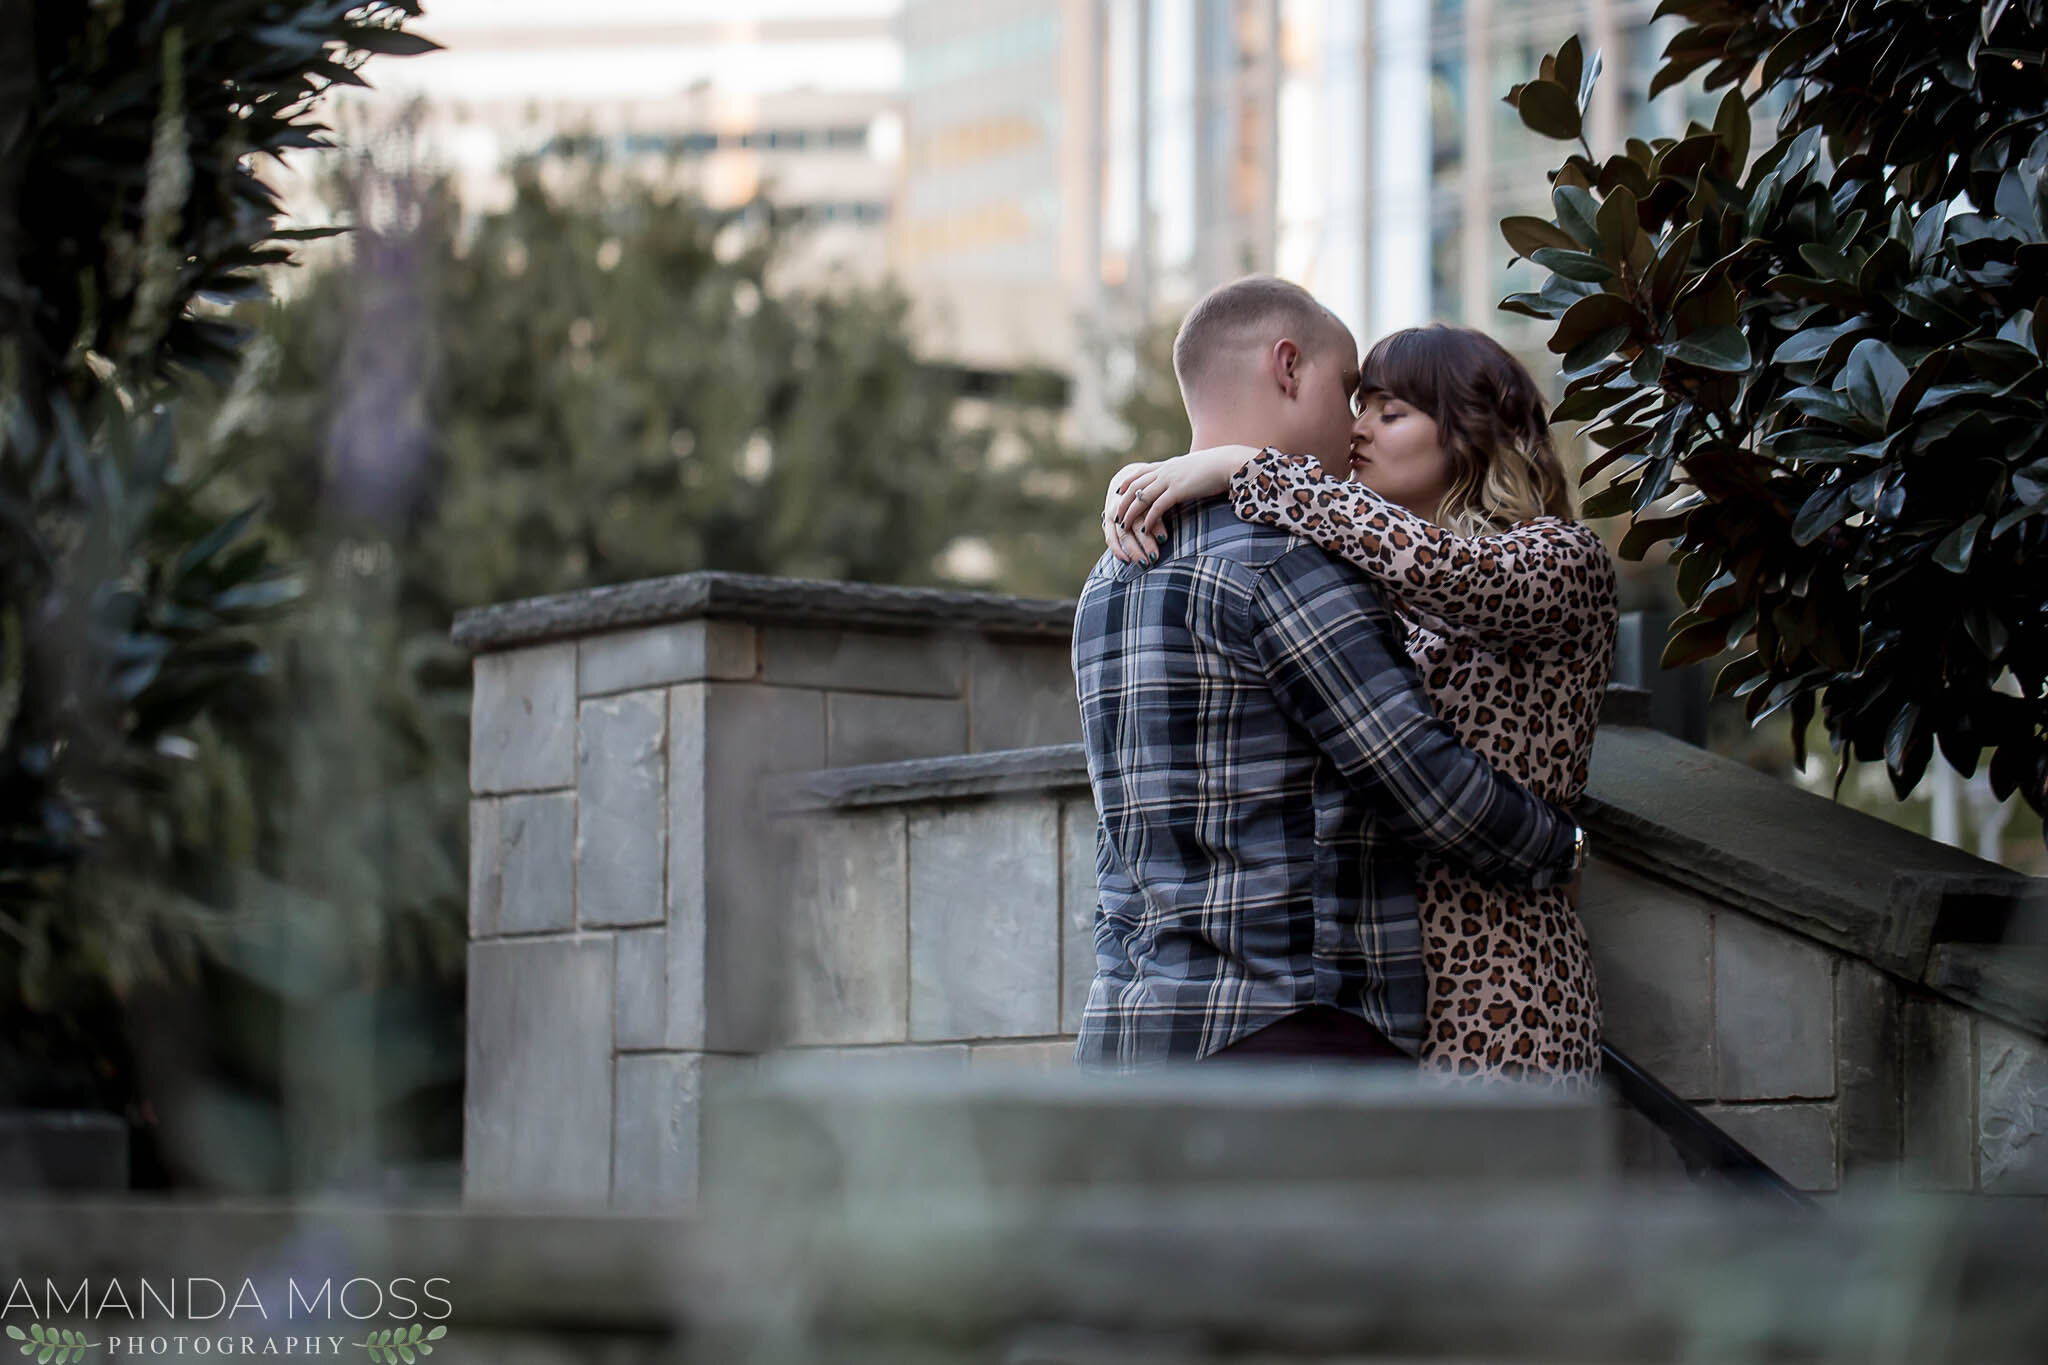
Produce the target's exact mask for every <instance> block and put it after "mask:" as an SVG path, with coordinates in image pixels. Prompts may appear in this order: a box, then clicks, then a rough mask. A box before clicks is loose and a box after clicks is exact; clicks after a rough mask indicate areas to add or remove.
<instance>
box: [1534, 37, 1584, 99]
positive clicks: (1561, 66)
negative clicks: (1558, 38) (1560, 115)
mask: <svg viewBox="0 0 2048 1365" xmlns="http://www.w3.org/2000/svg"><path fill="white" fill-rule="evenodd" d="M1585 66H1586V49H1585V47H1584V45H1583V44H1581V43H1580V42H1579V35H1578V34H1576V33H1574V34H1573V35H1572V36H1571V37H1569V38H1567V39H1565V40H1564V42H1563V43H1562V44H1561V45H1560V46H1559V47H1558V49H1557V54H1556V55H1555V56H1553V57H1551V58H1549V59H1548V62H1547V64H1546V66H1545V69H1544V72H1543V75H1544V77H1545V79H1548V80H1553V81H1556V82H1557V83H1558V84H1559V85H1561V86H1563V87H1564V88H1565V89H1567V90H1572V91H1576V90H1577V89H1578V88H1579V80H1580V77H1581V76H1582V75H1583V74H1584V71H1585Z"/></svg>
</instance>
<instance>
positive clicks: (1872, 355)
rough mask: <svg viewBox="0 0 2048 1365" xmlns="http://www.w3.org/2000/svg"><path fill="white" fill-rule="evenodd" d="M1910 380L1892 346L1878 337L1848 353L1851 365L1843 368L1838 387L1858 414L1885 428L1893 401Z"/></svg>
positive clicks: (1859, 344) (1858, 343) (1858, 345)
mask: <svg viewBox="0 0 2048 1365" xmlns="http://www.w3.org/2000/svg"><path fill="white" fill-rule="evenodd" d="M1911 377H1912V376H1911V373H1910V372H1909V371H1908V370H1907V369H1906V367H1905V365H1904V364H1902V363H1901V362H1900V360H1899V357H1898V354H1897V353H1896V352H1894V351H1893V350H1892V348H1891V347H1889V346H1887V345H1886V344H1885V343H1884V342H1882V341H1880V340H1878V339H1877V338H1876V337H1868V338H1866V339H1864V340H1862V341H1859V342H1857V343H1856V348H1855V349H1854V350H1852V351H1850V352H1849V362H1848V364H1846V365H1844V366H1843V367H1842V374H1841V377H1840V379H1839V380H1838V381H1837V384H1836V388H1837V390H1838V391H1843V392H1846V393H1847V394H1848V397H1849V401H1850V402H1851V403H1853V404H1854V405H1855V407H1856V411H1857V412H1858V413H1860V414H1862V415H1863V416H1864V417H1866V418H1868V419H1869V420H1870V421H1871V422H1873V423H1875V424H1876V425H1877V426H1878V427H1879V428H1882V427H1883V426H1884V423H1885V418H1886V416H1887V414H1889V413H1890V412H1891V408H1892V400H1893V399H1895V398H1897V397H1898V396H1899V390H1901V389H1903V388H1905V387H1906V381H1907V380H1908V379H1909V378H1911Z"/></svg>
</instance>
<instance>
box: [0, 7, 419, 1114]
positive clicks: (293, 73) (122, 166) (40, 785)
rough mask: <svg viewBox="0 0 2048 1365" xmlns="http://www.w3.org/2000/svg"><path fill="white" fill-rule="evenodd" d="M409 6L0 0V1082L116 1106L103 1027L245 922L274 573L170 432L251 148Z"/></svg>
mask: <svg viewBox="0 0 2048 1365" xmlns="http://www.w3.org/2000/svg"><path fill="white" fill-rule="evenodd" d="M418 9H419V7H418V6H417V5H416V4H410V3H397V2H396V0H392V2H389V3H385V2H379V3H359V2H357V3H347V4H336V3H298V4H290V3H276V2H275V0H265V2H264V3H256V2H255V0H154V3H149V4H123V3H119V0H92V2H91V3H75V4H54V3H38V4H16V5H9V6H6V7H5V8H4V9H0V111H4V117H0V313H4V324H5V325H4V328H0V523H4V526H5V534H4V535H0V1028H4V1032H0V1038H4V1039H5V1043H6V1046H5V1047H4V1048H0V1099H4V1100H5V1102H9V1103H31V1104H96V1105H100V1106H104V1107H111V1108H117V1109H126V1110H127V1111H128V1112H130V1114H131V1115H134V1116H138V1117H140V1116H143V1114H144V1111H145V1110H146V1109H147V1108H148V1105H147V1102H146V1101H147V1097H146V1096H145V1095H144V1094H143V1093H142V1089H141V1087H140V1084H139V1082H138V1080H137V1078H136V1077H135V1075H134V1073H133V1071H132V1070H131V1068H130V1065H129V1059H130V1055H131V1052H132V1051H133V1049H132V1048H131V1046H130V1039H129V1038H127V1037H125V1036H124V1033H125V1029H124V1019H125V1018H126V1017H127V1015H128V1013H129V1011H131V1010H132V1009H133V1008H134V1007H135V1005H136V1003H137V1001H138V999H139V998H140V997H142V996H147V995H151V994H153V993H155V992H159V991H175V990H177V989H179V986H178V984H177V983H180V982H183V983H186V988H187V989H189V985H190V983H192V982H194V981H195V980H197V979H198V978H199V976H200V974H201V973H203V972H204V971H206V970H207V967H206V966H205V964H206V963H207V962H210V961H220V960H226V959H229V958H232V956H233V955H234V954H236V953H237V952H240V951H242V950H243V949H244V948H245V947H246V944H247V943H248V942H249V940H250V938H251V936H252V935H254V934H258V933H262V932H268V931H269V929H270V928H271V927H272V926H269V925H267V924H265V923H264V922H263V921H262V917H261V916H260V915H258V914H256V913H254V912H253V911H252V908H251V906H252V902H251V899H250V897H249V896H248V895H247V894H246V893H245V891H244V889H243V887H244V886H245V885H248V884H256V883H257V882H258V881H259V879H260V878H261V876H262V873H261V870H260V868H258V867H256V866H254V865H252V864H250V863H248V862H247V861H246V859H247V857H248V855H249V854H250V853H251V852H252V851H253V850H254V849H255V848H256V847H257V844H258V842H259V840H258V836H257V826H258V823H259V821H260V812H257V811H255V810H254V808H253V807H252V806H251V804H250V803H249V802H248V801H247V800H246V799H237V792H238V791H241V794H242V795H243V796H244V797H245V796H246V791H245V790H242V789H238V788H237V787H236V785H235V783H234V782H233V781H232V780H231V779H230V778H229V777H228V776H227V774H228V771H229V770H230V769H231V768H233V767H234V766H235V765H237V764H245V763H246V762H247V759H246V757H242V756H238V755H237V753H236V743H237V741H235V740H234V739H233V738H232V736H233V735H234V733H235V730H236V727H237V726H238V725H239V723H240V721H241V720H242V718H243V717H244V716H246V715H247V714H248V713H249V712H250V711H251V710H252V709H260V708H261V706H262V705H263V699H264V698H265V697H266V696H274V695H275V694H274V691H273V690H272V689H273V687H274V683H273V681H272V680H271V678H270V677H269V674H270V669H271V664H272V659H271V656H270V655H269V654H267V653H266V651H265V649H264V645H263V632H264V631H265V630H267V629H269V628H270V627H269V625H267V624H266V623H270V622H273V621H275V620H276V619H277V617H278V615H279V612H280V610H281V609H283V608H285V607H286V606H287V605H288V604H289V603H291V602H292V601H293V600H294V599H295V598H296V597H297V596H298V594H299V591H300V587H301V584H300V582H299V578H298V575H297V574H296V573H295V571H294V569H293V566H292V565H290V564H289V563H288V562H287V561H286V560H284V559H283V558H281V557H280V555H279V554H278V552H277V547H276V546H275V545H274V543H272V542H271V541H269V540H267V539H265V538H263V537H262V536H260V535H259V533H258V531H257V517H258V514H259V510H260V509H259V506H258V504H256V503H255V502H254V501H248V502H240V503H234V502H229V501H227V500H226V499H225V493H224V489H223V486H222V485H221V483H220V482H219V481H218V480H217V479H216V478H215V477H214V476H215V473H216V471H215V469H214V468H213V467H212V466H211V465H210V464H209V463H208V460H207V458H206V452H205V451H204V450H201V449H195V448H193V447H192V446H190V445H189V444H188V443H186V442H185V441H183V440H181V439H180V435H179V432H180V426H179V414H178V412H177V407H178V404H179V403H180V401H182V400H183V399H184V398H186V397H188V396H189V395H188V393H187V386H188V385H190V384H191V383H192V382H193V381H195V380H202V381H203V379H204V378H212V379H221V378H225V377H227V376H228V375H229V374H231V373H232V369H233V363H234V360H235V358H236V356H237V354H238V347H239V345H240V343H241V341H242V339H243V334H242V333H241V331H240V330H239V329H238V328H237V327H235V326H234V325H233V324H232V323H231V322H230V321H229V320H227V319H226V318H225V317H223V316H222V310H223V308H224V306H225V305H227V304H229V303H231V302H232V301H233V300H234V299H236V298H241V297H246V296H247V295H249V294H250V293H251V292H252V291H255V290H257V289H259V288H260V283H261V277H260V273H259V272H261V271H262V270H263V269H264V268H266V267H269V266H272V265H275V264H277V263H279V262H281V261H283V260H285V259H287V258H288V257H289V256H290V254H291V251H292V243H293V240H294V239H295V238H300V237H304V236H308V235H314V234H309V233H304V232H296V231H285V230H282V229H280V227H279V219H278V213H277V203H276V199H275V196H274V195H273V194H272V192H271V191H270V189H269V188H268V187H267V186H266V184H265V183H264V181H263V179H262V177H261V174H260V170H261V168H262V166H263V165H264V163H263V161H262V160H261V159H260V158H262V157H264V156H274V155H276V154H278V153H281V152H283V151H285V150H287V149H291V148H306V147H313V146H318V145H320V141H321V134H322V133H323V131H324V126H323V125H322V124H321V123H320V122H319V120H318V117H317V111H318V108H319V105H320V102H321V96H322V95H323V94H324V93H325V92H326V91H327V90H328V89H330V88H332V86H333V85H335V84H337V83H341V84H361V83H362V80H361V77H360V76H359V75H358V74H356V68H357V67H358V66H360V65H361V63H362V62H363V61H364V60H365V59H367V57H369V56H370V55H372V54H374V53H380V52H381V53H394V54H404V53H411V52H421V51H426V50H429V49H431V47H432V44H430V43H427V42H426V41H425V40H423V39H420V38H418V37H416V36H414V35H411V34H408V33H405V32H403V31H402V30H401V28H400V27H399V26H400V25H401V24H403V23H404V22H405V21H406V20H407V19H409V18H411V17H414V16H416V15H417V14H418Z"/></svg>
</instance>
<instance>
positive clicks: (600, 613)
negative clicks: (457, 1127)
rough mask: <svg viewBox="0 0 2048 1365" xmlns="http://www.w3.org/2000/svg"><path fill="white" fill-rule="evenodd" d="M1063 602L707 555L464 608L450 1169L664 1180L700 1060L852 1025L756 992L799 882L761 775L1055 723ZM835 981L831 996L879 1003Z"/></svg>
mask: <svg viewBox="0 0 2048 1365" xmlns="http://www.w3.org/2000/svg"><path fill="white" fill-rule="evenodd" d="M1068 619H1069V612H1068V608H1067V607H1066V605H1065V604H1062V603H1033V602H1025V601H1020V600H1017V599H1012V598H1002V597H992V596H986V595H978V594H958V593H942V592H919V591H914V590H890V589H871V588H866V587H863V586H860V585H847V584H803V583H786V582H781V581H778V580H772V579H759V578H750V577H746V576H741V575H723V574H696V575H686V576H684V577H682V578H677V579H668V580H661V581H659V582H654V583H642V584H631V585H627V586H626V587H624V588H618V589H606V590H600V591H598V592H594V593H587V594H577V595H574V596H572V597H568V598H557V599H544V600H540V601H536V602H528V603H516V604H510V605H508V606H503V607H494V608H487V609H485V610H483V611H479V612H473V613H469V614H466V615H465V616H464V617H463V618H462V620H461V621H460V622H459V623H458V625H457V627H456V631H455V636H456V639H457V641H458V643H462V644H465V645H468V646H469V647H471V648H472V649H474V650H476V651H478V653H477V657H476V662H475V697H474V703H473V709H472V715H471V735H472V740H471V760H470V790H471V794H472V799H471V805H470V832H471V842H470V950H469V981H470V989H469V1057H468V1097H467V1103H466V1114H465V1136H464V1189H465V1191H466V1192H467V1193H468V1195H469V1196H471V1197H472V1198H475V1199H479V1200H491V1199H506V1200H519V1201H522V1202H537V1203H548V1204H559V1205H566V1206H585V1205H591V1204H604V1203H607V1202H613V1203H617V1204H619V1205H622V1206H633V1207H638V1206H643V1205H646V1204H648V1203H650V1202H652V1203H675V1202H679V1201H681V1200H682V1199H684V1198H685V1197H686V1196H687V1192H688V1191H689V1190H691V1189H692V1188H694V1184H695V1178H696V1177H695V1161H696V1159H695V1152H696V1133H695V1115H696V1110H697V1105H698V1102H699V1099H700V1096H701V1094H702V1091H703V1088H704V1086H705V1085H706V1084H707V1083H715V1080H716V1078H717V1076H719V1075H720V1074H723V1073H728V1072H730V1071H732V1070H733V1069H735V1068H736V1067H740V1066H743V1065H744V1059H745V1058H747V1057H751V1056H754V1055H756V1054H758V1053H760V1052H762V1051H764V1050H766V1049H768V1048H770V1047H773V1046H775V1045H776V1044H777V1043H779V1042H780V1041H782V1037H783V1034H784V1031H785V1029H786V1028H795V1029H797V1030H798V1031H799V1032H800V1033H802V1032H804V1031H806V1030H808V1033H809V1034H810V1035H813V1036H820V1035H821V1034H824V1033H829V1034H831V1035H832V1036H842V1035H850V1034H858V1033H859V1032H860V1029H859V1027H858V1024H857V1019H856V1021H855V1022H849V1020H847V1019H842V1018H839V1017H838V1016H837V1013H836V1012H835V1013H834V1015H833V1017H831V1018H829V1019H827V1018H822V1017H821V1018H815V1019H812V1020H808V1021H806V1020H804V1019H801V1018H795V1019H792V1018H788V1017H787V1012H786V1011H784V1010H782V1009H781V1008H780V1007H779V1003H780V1002H781V1001H782V1000H783V999H784V998H785V991H784V989H783V988H782V985H781V981H780V978H781V975H782V971H781V967H782V964H783V963H784V962H785V961H787V960H788V953H789V951H790V945H789V944H788V942H787V940H788V935H789V933H790V930H791V928H792V924H793V921H792V919H791V916H790V908H791V906H792V905H794V904H796V903H798V902H800V901H802V900H804V899H805V898H806V897H808V896H811V895H814V894H815V892H814V891H806V890H803V889H801V888H803V887H813V888H814V887H816V886H817V884H818V883H817V878H816V874H815V873H814V872H812V871H810V870H808V869H807V868H803V867H799V865H798V864H797V863H796V862H795V861H794V860H793V859H792V857H791V855H790V848H789V841H788V837H787V836H788V831H787V830H784V829H780V828H778V826H777V824H776V822H775V821H774V820H773V819H771V812H770V811H769V810H768V808H767V807H766V806H765V805H764V804H763V791H762V786H761V783H762V779H763V778H765V777H770V776H773V775H775V774H779V773H797V772H805V771H811V770H816V769H823V768H828V767H840V766H847V765H862V764H868V763H873V762H875V761H878V760H901V759H909V758H915V757H919V756H924V755H943V754H958V753H963V752H977V751H983V750H998V749H1011V748H1016V747H1019V746H1029V745H1042V744H1048V743H1058V742H1063V741H1071V740H1073V739H1075V738H1077V737H1078V734H1079V720H1078V717H1077V716H1076V714H1075V711H1074V702H1073V682H1072V673H1071V670H1070V667H1069V664H1068V662H1067V654H1068V644H1067V631H1068V625H1067V622H1068ZM955 846H956V848H957V847H958V844H957V841H956V845H955ZM849 849H850V851H849V853H848V856H850V857H855V858H861V857H866V858H882V859H886V858H887V857H889V856H890V854H889V851H888V850H887V849H881V848H878V849H874V850H863V849H859V848H857V847H852V846H851V845H849ZM967 856H973V855H971V854H970V855H967ZM872 913H873V915H875V916H880V917H886V916H887V915H888V914H889V913H890V910H889V908H888V907H886V906H878V907H874V909H873V911H872ZM902 913H905V914H907V913H908V911H907V907H906V908H905V910H904V911H903V912H902ZM929 914H930V912H929V910H928V909H926V908H923V903H922V902H921V903H920V910H919V912H918V917H919V918H920V920H924V919H928V918H929ZM899 932H900V931H899ZM1019 961H1020V964H1021V961H1022V959H1021V958H1020V959H1019ZM990 965H991V967H993V966H994V963H993V961H992V962H991V964H990ZM1019 970H1021V966H1020V967H1019ZM854 986H855V993H854V994H852V995H849V996H847V997H844V998H843V999H842V1000H841V1001H840V1002H839V1004H838V1005H836V1006H835V1011H837V1010H844V1011H846V1012H848V1013H849V1014H850V1015H851V1016H855V1017H867V1016H873V1015H877V1014H880V1013H886V1012H888V1011H889V1010H894V1009H899V1008H901V1007H902V1006H901V1004H900V1002H898V1001H878V1000H875V999H870V998H867V997H866V996H865V994H864V993H863V992H864V989H865V988H864V987H863V986H861V985H860V983H854ZM1018 1017H1019V1018H1022V1016H1021V1015H1019V1016H1018ZM1031 1022H1032V1023H1033V1024H1034V1025H1035V1026H1037V1025H1042V1031H1043V1033H1044V1034H1046V1035H1052V1034H1056V1033H1057V1032H1058V1019H1057V1015H1056V1014H1051V1015H1047V1016H1046V1017H1044V1018H1042V1019H1038V1018H1034V1019H1033V1020H1032V1021H1031ZM927 1027H936V1025H931V1024H928V1025H927Z"/></svg>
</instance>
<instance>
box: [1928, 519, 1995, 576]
mask: <svg viewBox="0 0 2048 1365" xmlns="http://www.w3.org/2000/svg"><path fill="white" fill-rule="evenodd" d="M1983 525H1984V517H1983V514H1982V513H1979V514H1978V515H1977V516H1974V517H1971V518H1970V519H1969V520H1968V521H1966V522H1964V523H1963V524H1962V525H1960V526H1958V527H1956V529H1955V530H1953V531H1950V532H1949V533H1948V534H1947V535H1945V536H1943V537H1942V538H1941V544H1939V545H1937V546H1935V547H1934V562H1935V563H1936V564H1939V565H1940V566H1941V567H1942V568H1944V569H1947V570H1948V571H1949V572H1950V573H1962V572H1964V571H1965V570H1967V569H1968V568H1969V567H1970V554H1971V552H1972V551H1973V550H1975V549H1976V546H1977V532H1978V530H1979V528H1981V527H1982V526H1983Z"/></svg>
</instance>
